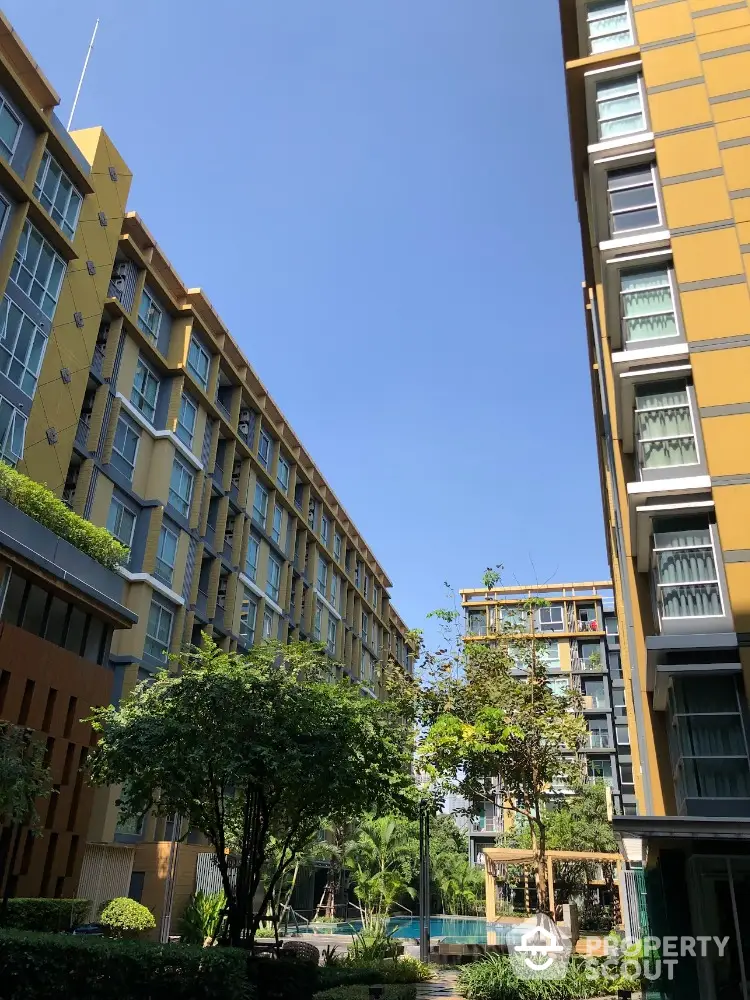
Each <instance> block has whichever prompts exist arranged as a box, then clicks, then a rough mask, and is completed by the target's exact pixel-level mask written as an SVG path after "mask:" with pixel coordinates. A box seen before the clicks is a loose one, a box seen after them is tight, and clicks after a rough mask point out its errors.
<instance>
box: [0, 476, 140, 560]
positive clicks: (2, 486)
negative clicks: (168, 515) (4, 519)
mask: <svg viewBox="0 0 750 1000" xmlns="http://www.w3.org/2000/svg"><path fill="white" fill-rule="evenodd" d="M0 498H2V499H3V500H7V502H8V503H9V504H12V505H13V506H14V507H17V508H18V509H19V510H21V511H23V513H24V514H28V516H29V517H32V518H33V519H34V520H35V521H38V522H39V523H40V524H43V525H44V526H45V528H49V529H50V531H54V533H55V534H56V535H59V537H60V538H64V539H65V541H66V542H70V544H71V545H75V547H76V548H77V549H80V550H81V552H85V553H86V555H87V556H91V558H92V559H96V561H97V562H99V563H101V564H102V566H106V567H107V568H108V569H114V568H115V567H116V566H119V565H120V564H122V563H124V562H125V560H126V559H127V557H128V550H127V548H126V547H125V546H124V545H121V544H120V542H118V541H117V539H116V538H113V537H112V535H110V533H109V532H108V531H107V529H106V528H97V527H96V525H94V524H92V523H91V522H90V521H87V520H86V519H85V518H83V517H79V516H78V514H74V513H73V511H72V510H70V508H69V507H66V506H65V504H64V503H63V502H62V500H60V498H59V497H56V496H55V494H54V493H53V492H52V490H50V489H48V488H47V487H46V486H43V485H42V484H41V483H36V482H34V480H33V479H29V477H28V476H24V475H22V474H21V473H20V472H16V470H15V469H11V467H10V466H9V465H6V464H5V463H4V462H0Z"/></svg>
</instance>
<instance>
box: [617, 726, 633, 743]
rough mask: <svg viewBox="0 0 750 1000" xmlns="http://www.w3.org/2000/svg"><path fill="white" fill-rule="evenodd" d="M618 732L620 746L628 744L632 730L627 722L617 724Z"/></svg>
mask: <svg viewBox="0 0 750 1000" xmlns="http://www.w3.org/2000/svg"><path fill="white" fill-rule="evenodd" d="M615 731H616V732H617V743H618V745H620V746H628V744H629V743H630V732H629V730H628V724H627V722H618V723H617V725H616V726H615Z"/></svg>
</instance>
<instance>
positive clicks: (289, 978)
mask: <svg viewBox="0 0 750 1000" xmlns="http://www.w3.org/2000/svg"><path fill="white" fill-rule="evenodd" d="M212 950H215V949H212ZM0 968H1V967H0ZM247 976H248V979H249V980H250V982H251V983H252V985H253V987H254V988H255V991H256V995H257V998H258V1000H310V998H311V997H312V995H313V993H315V991H316V990H317V989H319V988H320V984H319V982H318V967H317V966H315V965H311V964H310V962H298V961H296V959H284V958H278V959H274V958H255V959H253V958H251V959H250V960H249V961H248V963H247ZM222 1000H223V998H222Z"/></svg>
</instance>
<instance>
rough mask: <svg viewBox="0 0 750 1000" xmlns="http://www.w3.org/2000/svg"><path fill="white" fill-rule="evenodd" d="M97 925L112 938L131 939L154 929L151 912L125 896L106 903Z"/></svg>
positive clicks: (154, 923)
mask: <svg viewBox="0 0 750 1000" xmlns="http://www.w3.org/2000/svg"><path fill="white" fill-rule="evenodd" d="M99 923H100V924H101V925H102V927H104V929H105V930H106V931H107V933H108V934H110V935H111V936H112V937H131V936H134V935H136V934H140V933H141V932H142V931H152V930H153V929H154V927H156V921H155V920H154V915H153V913H152V912H151V910H149V909H147V908H146V907H145V906H143V904H142V903H136V901H135V900H134V899H129V898H128V897H127V896H119V897H118V898H117V899H113V900H112V901H111V902H110V903H107V905H106V906H105V907H104V909H103V910H102V913H101V916H100V917H99Z"/></svg>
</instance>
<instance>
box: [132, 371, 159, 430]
mask: <svg viewBox="0 0 750 1000" xmlns="http://www.w3.org/2000/svg"><path fill="white" fill-rule="evenodd" d="M139 371H142V372H143V374H144V376H145V379H144V381H145V382H146V384H147V383H148V380H149V379H151V380H152V381H153V382H154V383H155V384H156V393H155V395H154V401H153V403H151V402H150V401H149V400H148V397H147V396H146V394H145V392H144V391H143V389H141V388H138V385H137V379H138V373H139ZM160 389H161V380H160V378H159V376H158V375H157V374H156V373H155V372H154V370H153V369H152V368H151V366H150V365H149V364H148V363H147V362H146V361H145V360H144V358H143V355H142V354H140V353H139V354H138V362H137V364H136V366H135V374H134V376H133V388H132V389H131V392H130V402H131V403H132V404H133V406H134V407H135V408H136V409H137V410H138V412H139V413H141V414H142V415H143V416H144V417H145V418H146V420H148V422H149V423H150V424H151V425H152V426H153V425H154V419H155V417H156V406H157V403H158V402H159V390H160ZM136 397H137V399H138V400H139V401H140V402H146V403H148V405H149V407H150V410H145V409H144V408H143V406H141V405H139V402H138V401H136Z"/></svg>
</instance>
